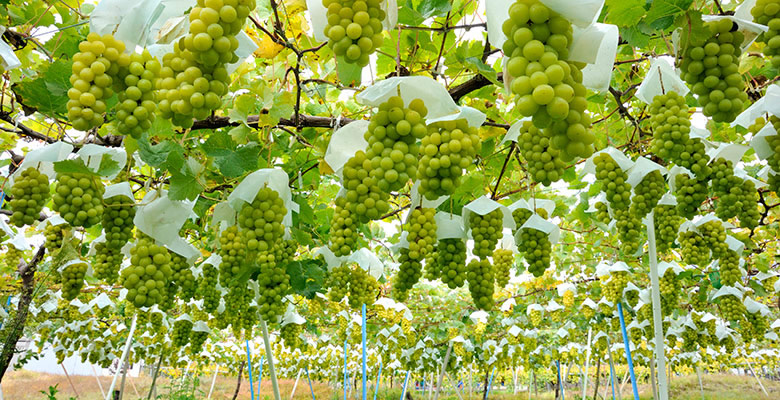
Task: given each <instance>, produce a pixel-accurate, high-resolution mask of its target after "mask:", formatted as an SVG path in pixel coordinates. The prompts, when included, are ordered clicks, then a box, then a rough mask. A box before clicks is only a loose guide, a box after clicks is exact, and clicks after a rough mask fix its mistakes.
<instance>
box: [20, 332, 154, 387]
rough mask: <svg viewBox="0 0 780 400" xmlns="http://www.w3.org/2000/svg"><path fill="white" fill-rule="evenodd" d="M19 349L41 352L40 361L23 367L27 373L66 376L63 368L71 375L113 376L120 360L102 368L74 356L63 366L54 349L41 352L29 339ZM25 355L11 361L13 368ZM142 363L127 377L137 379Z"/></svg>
mask: <svg viewBox="0 0 780 400" xmlns="http://www.w3.org/2000/svg"><path fill="white" fill-rule="evenodd" d="M17 349H19V350H22V351H25V352H26V351H40V355H39V357H38V359H37V360H36V359H31V360H30V361H28V362H27V363H26V364H24V366H23V367H22V370H25V371H34V372H44V373H47V374H55V375H65V371H64V370H63V367H64V368H65V369H66V370H67V371H68V374H69V375H98V376H113V375H114V373H116V370H117V366H118V364H119V360H118V359H115V360H114V362H113V363H112V364H111V366H110V367H109V368H101V367H100V366H98V365H93V364H90V363H84V362H81V356H79V355H73V356H70V357H67V358H65V360H64V361H63V362H62V365H60V363H58V362H57V356H56V355H55V354H54V349H52V348H51V347H47V348H45V349H43V350H39V349H38V348H37V347H35V346H34V345H33V343H32V341H30V340H29V339H20V340H19V343H17ZM21 354H23V353H19V354H17V355H15V356H14V358H13V359H12V360H11V368H12V369H13V365H14V364H15V363H16V360H17V358H18V357H19V356H20V355H21ZM142 366H143V365H142V363H135V364H131V365H130V368H129V369H128V370H127V376H129V377H132V378H137V377H138V376H139V374H140V373H141V367H142Z"/></svg>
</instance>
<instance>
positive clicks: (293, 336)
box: [279, 323, 303, 350]
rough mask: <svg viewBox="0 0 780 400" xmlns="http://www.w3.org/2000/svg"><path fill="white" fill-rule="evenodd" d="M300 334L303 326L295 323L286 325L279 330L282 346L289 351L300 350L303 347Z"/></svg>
mask: <svg viewBox="0 0 780 400" xmlns="http://www.w3.org/2000/svg"><path fill="white" fill-rule="evenodd" d="M302 333H303V325H300V324H296V323H289V324H286V325H284V326H282V328H281V329H279V336H281V337H282V341H283V342H284V346H285V347H287V348H288V349H290V350H295V349H300V348H301V347H302V346H303V339H301V334H302Z"/></svg>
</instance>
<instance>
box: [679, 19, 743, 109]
mask: <svg viewBox="0 0 780 400" xmlns="http://www.w3.org/2000/svg"><path fill="white" fill-rule="evenodd" d="M704 26H705V28H706V29H709V36H708V37H707V38H706V39H704V40H703V39H700V38H697V37H686V36H687V32H685V31H684V32H683V42H684V43H685V42H687V43H688V46H687V47H686V49H685V52H684V53H683V56H682V60H681V62H680V65H679V67H680V69H681V70H682V74H681V76H682V78H683V79H684V80H685V81H686V82H688V83H689V84H691V85H692V87H691V91H692V92H693V93H694V94H695V95H697V96H698V97H699V103H700V104H701V105H702V112H703V113H704V115H706V116H708V117H712V119H713V120H714V121H715V122H731V121H733V120H734V118H736V116H737V114H739V113H740V111H742V108H743V106H744V105H745V103H747V101H748V98H747V94H746V93H745V82H744V81H743V80H742V76H741V75H740V73H739V68H738V67H739V57H740V55H742V51H741V49H740V46H741V45H742V41H743V39H744V37H743V35H742V33H741V32H739V31H738V30H737V29H736V28H737V25H736V24H735V23H734V22H733V21H731V20H730V19H721V20H718V21H711V22H705V23H704Z"/></svg>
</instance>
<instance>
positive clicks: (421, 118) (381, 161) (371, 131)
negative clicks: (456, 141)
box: [363, 96, 428, 193]
mask: <svg viewBox="0 0 780 400" xmlns="http://www.w3.org/2000/svg"><path fill="white" fill-rule="evenodd" d="M427 114H428V110H427V109H426V108H425V105H424V104H423V102H422V100H420V99H414V100H412V101H411V102H410V103H409V107H404V101H403V99H401V97H400V96H393V97H391V98H389V99H388V100H387V101H386V102H384V103H382V104H380V105H379V111H378V112H377V113H376V114H374V116H372V117H371V120H370V122H369V124H368V131H366V133H365V134H364V135H363V136H364V137H365V139H366V141H367V142H368V150H366V159H367V160H368V161H369V162H370V164H369V165H370V169H368V171H369V176H370V177H371V178H374V179H375V180H376V184H377V186H378V187H379V190H381V191H382V192H385V193H387V192H390V191H393V190H399V189H401V188H402V187H403V186H404V185H405V184H406V183H407V182H408V181H409V179H411V178H412V177H416V176H417V162H418V160H417V158H418V154H419V145H418V144H417V140H418V139H422V138H423V137H425V135H426V134H427V133H428V128H427V127H426V125H425V116H426V115H427Z"/></svg>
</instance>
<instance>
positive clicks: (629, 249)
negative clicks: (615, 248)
mask: <svg viewBox="0 0 780 400" xmlns="http://www.w3.org/2000/svg"><path fill="white" fill-rule="evenodd" d="M614 214H615V220H616V221H617V222H616V224H615V225H616V226H617V228H618V239H620V251H621V252H623V254H625V255H626V256H633V255H634V254H636V252H637V251H639V246H640V245H641V240H640V236H641V233H642V220H641V219H640V218H639V216H637V215H636V214H632V213H631V212H630V211H628V210H615V213H614Z"/></svg>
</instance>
